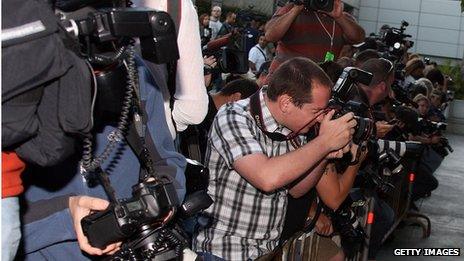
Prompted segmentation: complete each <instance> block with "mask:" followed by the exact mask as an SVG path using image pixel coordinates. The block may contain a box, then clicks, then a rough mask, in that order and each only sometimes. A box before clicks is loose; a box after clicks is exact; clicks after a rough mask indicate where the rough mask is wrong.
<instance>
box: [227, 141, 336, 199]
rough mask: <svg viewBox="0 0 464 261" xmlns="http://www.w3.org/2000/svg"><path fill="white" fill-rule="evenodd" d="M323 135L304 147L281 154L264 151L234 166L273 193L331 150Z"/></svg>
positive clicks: (254, 183)
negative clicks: (273, 154) (271, 154)
mask: <svg viewBox="0 0 464 261" xmlns="http://www.w3.org/2000/svg"><path fill="white" fill-rule="evenodd" d="M326 144H327V142H325V141H324V140H323V139H322V138H320V137H317V138H316V139H314V140H312V141H311V142H310V143H308V144H305V145H304V146H303V147H301V148H299V149H297V150H294V151H291V152H288V153H285V154H283V155H280V156H276V157H272V158H268V157H267V156H266V155H263V154H256V155H250V156H247V157H246V158H244V159H238V160H236V161H235V162H234V168H235V170H236V171H237V172H238V173H241V175H242V176H243V177H244V178H246V179H247V180H248V181H249V182H250V183H251V184H253V185H254V186H255V187H257V188H258V189H260V190H263V191H266V192H272V191H275V190H276V189H279V188H282V187H284V186H286V185H288V184H290V183H292V182H294V181H295V180H297V179H298V178H300V177H301V176H303V175H304V174H305V173H307V172H308V171H309V170H311V169H312V168H314V166H317V165H318V163H319V162H320V161H321V160H322V159H323V158H324V157H325V156H326V155H327V154H328V153H329V152H330V149H329V147H328V146H327V145H326Z"/></svg>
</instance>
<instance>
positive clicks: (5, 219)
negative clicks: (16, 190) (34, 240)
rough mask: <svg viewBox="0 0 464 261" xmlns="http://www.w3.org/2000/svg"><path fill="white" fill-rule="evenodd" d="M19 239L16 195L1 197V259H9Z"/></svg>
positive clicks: (13, 254)
mask: <svg viewBox="0 0 464 261" xmlns="http://www.w3.org/2000/svg"><path fill="white" fill-rule="evenodd" d="M20 239H21V224H20V222H19V200H18V198H17V197H11V198H3V199H2V260H4V261H11V260H13V259H14V257H15V255H16V251H17V250H18V245H19V240H20Z"/></svg>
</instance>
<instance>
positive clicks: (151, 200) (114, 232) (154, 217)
mask: <svg viewBox="0 0 464 261" xmlns="http://www.w3.org/2000/svg"><path fill="white" fill-rule="evenodd" d="M178 205H179V203H178V201H177V194H176V191H175V189H174V186H173V185H172V183H169V182H165V181H161V182H159V181H152V182H143V183H139V184H137V185H135V186H133V187H132V197H131V198H129V199H122V200H120V201H119V202H117V203H115V204H113V205H110V206H109V207H108V208H107V209H106V210H104V211H102V212H97V213H94V214H91V215H89V216H86V217H85V218H83V219H82V221H81V224H82V230H83V231H84V234H85V235H86V236H87V238H88V239H89V243H90V244H91V245H92V246H95V247H99V248H103V247H105V246H107V245H109V244H111V243H114V242H118V241H122V240H123V239H126V238H129V237H131V236H132V235H134V233H136V232H137V231H140V230H145V229H151V225H152V224H156V223H162V221H163V219H165V218H166V217H167V216H168V215H169V213H170V212H171V211H174V210H175V209H176V208H177V207H178Z"/></svg>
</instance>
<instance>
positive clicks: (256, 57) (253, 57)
mask: <svg viewBox="0 0 464 261" xmlns="http://www.w3.org/2000/svg"><path fill="white" fill-rule="evenodd" d="M269 57H271V54H270V53H269V51H268V50H267V48H264V50H263V49H262V48H261V47H260V46H259V44H257V45H255V46H253V47H252V48H251V49H250V52H249V53H248V61H250V62H252V63H254V64H255V65H256V71H259V68H261V65H262V64H263V63H264V62H265V61H267V60H268V59H269Z"/></svg>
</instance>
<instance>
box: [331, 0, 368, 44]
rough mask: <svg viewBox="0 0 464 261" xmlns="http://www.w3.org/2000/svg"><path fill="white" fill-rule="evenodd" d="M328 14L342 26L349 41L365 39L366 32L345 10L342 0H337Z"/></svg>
mask: <svg viewBox="0 0 464 261" xmlns="http://www.w3.org/2000/svg"><path fill="white" fill-rule="evenodd" d="M327 14H328V15H330V16H331V17H332V18H333V19H334V20H335V22H336V23H337V24H338V25H339V26H340V27H341V28H342V31H343V36H344V37H345V40H347V41H348V42H349V43H351V44H357V43H361V42H363V41H364V39H365V37H366V32H365V31H364V29H363V28H362V27H361V26H360V25H359V24H358V23H357V22H356V20H355V19H354V18H353V17H352V16H351V15H350V14H348V13H346V12H343V3H342V1H341V0H335V1H334V9H333V11H332V12H330V13H327Z"/></svg>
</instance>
